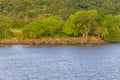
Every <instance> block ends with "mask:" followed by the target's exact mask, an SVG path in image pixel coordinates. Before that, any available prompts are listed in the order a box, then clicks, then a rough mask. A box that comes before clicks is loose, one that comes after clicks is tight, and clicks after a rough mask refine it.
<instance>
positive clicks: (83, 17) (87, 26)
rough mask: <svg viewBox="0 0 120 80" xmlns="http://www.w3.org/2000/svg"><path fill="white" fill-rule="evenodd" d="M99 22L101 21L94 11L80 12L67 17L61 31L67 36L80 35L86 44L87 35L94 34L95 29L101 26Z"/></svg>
mask: <svg viewBox="0 0 120 80" xmlns="http://www.w3.org/2000/svg"><path fill="white" fill-rule="evenodd" d="M101 20H102V19H101V18H100V15H99V13H98V12H97V11H96V10H87V11H85V10H81V11H78V12H76V13H75V14H74V15H71V16H70V17H69V19H68V20H67V21H66V23H65V26H64V28H63V31H64V32H65V33H66V34H68V35H74V36H79V35H82V36H83V37H86V42H87V40H88V35H89V34H91V33H94V31H95V30H94V29H96V27H98V26H101V23H102V21H101ZM93 30H94V31H93Z"/></svg>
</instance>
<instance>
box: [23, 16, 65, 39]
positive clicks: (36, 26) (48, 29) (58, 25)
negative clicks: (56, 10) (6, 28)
mask: <svg viewBox="0 0 120 80" xmlns="http://www.w3.org/2000/svg"><path fill="white" fill-rule="evenodd" d="M63 25H64V21H63V20H62V19H61V18H59V17H56V16H51V17H48V18H45V19H43V20H41V19H36V20H35V21H33V22H32V23H30V24H28V25H26V26H25V28H24V29H23V35H24V37H25V38H40V37H42V36H54V35H56V34H60V33H61V31H62V27H63Z"/></svg>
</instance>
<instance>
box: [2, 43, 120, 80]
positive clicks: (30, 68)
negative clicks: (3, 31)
mask: <svg viewBox="0 0 120 80" xmlns="http://www.w3.org/2000/svg"><path fill="white" fill-rule="evenodd" d="M0 80H120V44H102V45H80V46H27V45H13V46H0Z"/></svg>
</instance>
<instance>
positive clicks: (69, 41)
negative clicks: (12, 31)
mask: <svg viewBox="0 0 120 80" xmlns="http://www.w3.org/2000/svg"><path fill="white" fill-rule="evenodd" d="M85 41H86V40H85V38H82V37H77V38H76V37H71V38H52V37H47V38H41V39H23V40H20V39H17V38H11V39H1V40H0V45H79V44H105V43H108V42H105V41H104V40H102V39H100V38H96V37H91V38H89V40H88V42H87V43H86V42H85Z"/></svg>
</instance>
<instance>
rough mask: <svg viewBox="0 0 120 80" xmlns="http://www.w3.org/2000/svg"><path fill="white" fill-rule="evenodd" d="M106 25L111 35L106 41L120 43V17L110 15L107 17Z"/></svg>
mask: <svg viewBox="0 0 120 80" xmlns="http://www.w3.org/2000/svg"><path fill="white" fill-rule="evenodd" d="M106 24H107V27H108V32H109V35H108V36H106V38H105V40H106V41H110V42H120V17H116V16H112V15H108V16H106Z"/></svg>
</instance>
